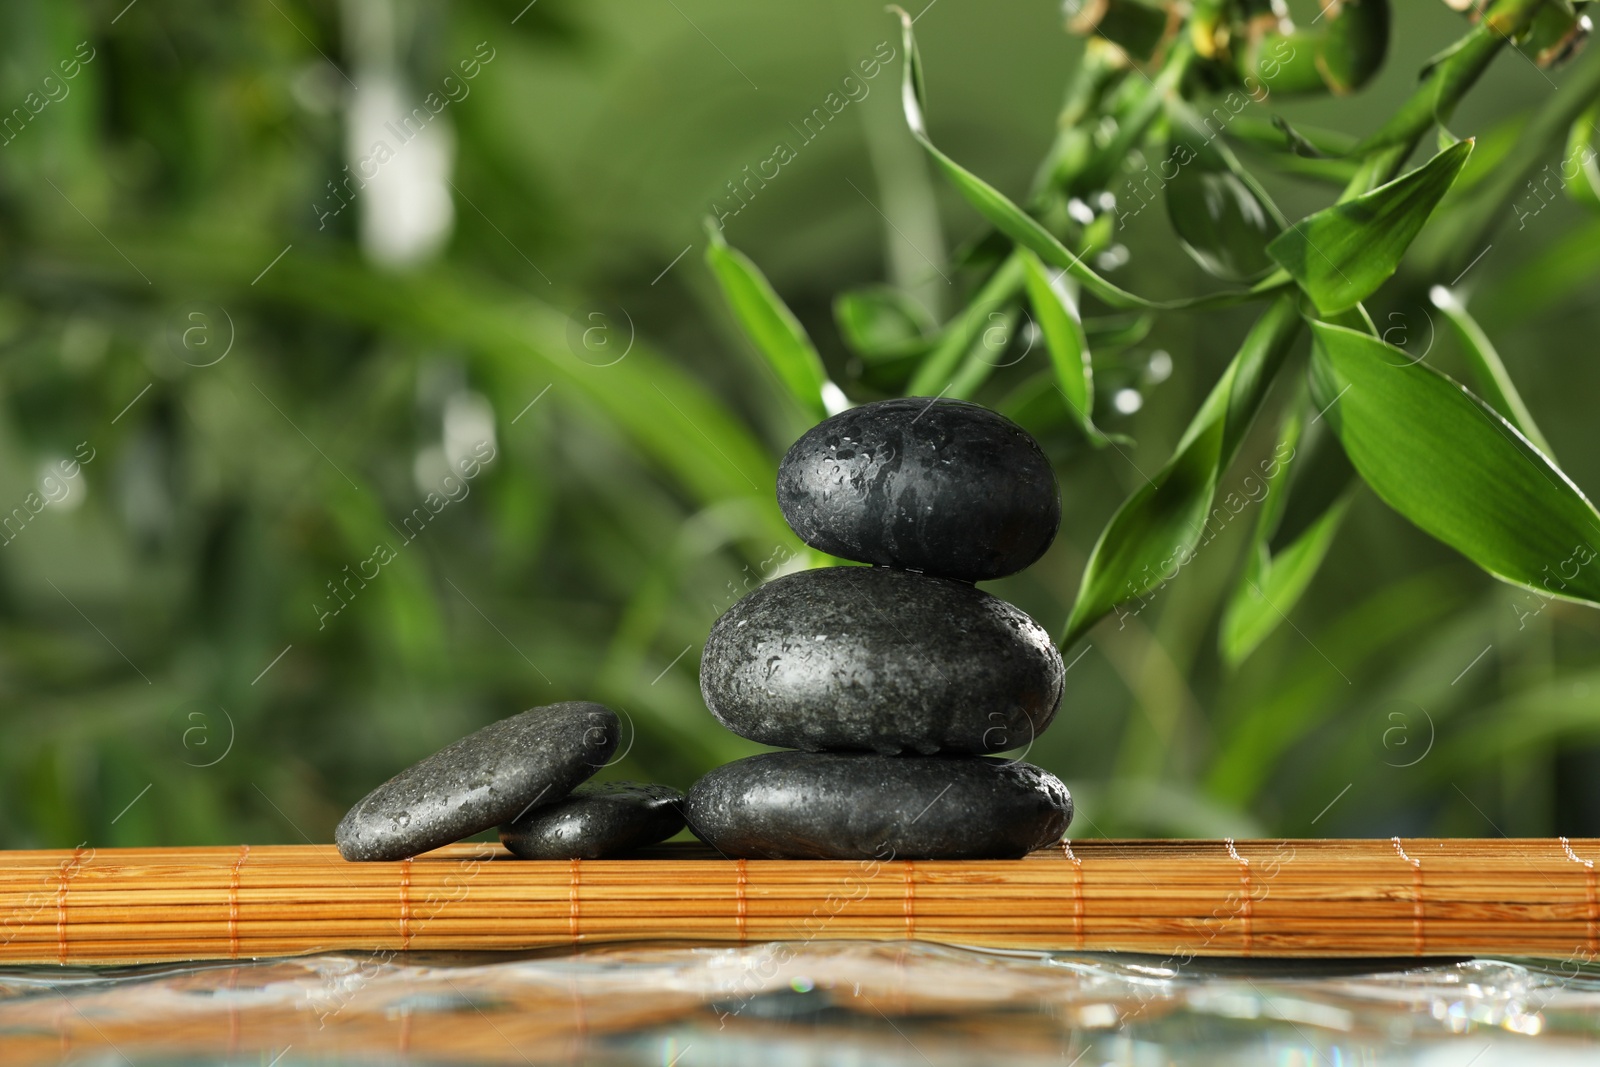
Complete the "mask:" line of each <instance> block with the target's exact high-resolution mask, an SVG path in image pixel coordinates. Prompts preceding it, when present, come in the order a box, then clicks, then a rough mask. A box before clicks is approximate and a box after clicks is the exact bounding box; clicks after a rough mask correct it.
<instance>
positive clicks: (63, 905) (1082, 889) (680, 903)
mask: <svg viewBox="0 0 1600 1067" xmlns="http://www.w3.org/2000/svg"><path fill="white" fill-rule="evenodd" d="M641 856H642V857H644V858H637V859H626V860H585V861H578V860H573V861H525V860H516V859H513V858H512V857H511V856H510V855H509V854H508V853H506V852H505V851H504V850H503V849H501V848H500V847H499V846H498V845H487V844H463V845H452V846H449V847H447V848H443V849H440V850H438V851H436V852H432V853H429V854H427V855H425V856H420V857H418V858H417V859H415V860H407V861H402V862H398V863H346V862H345V861H343V860H341V859H340V858H339V856H338V853H337V852H336V851H335V850H334V849H333V847H332V846H319V845H307V846H279V845H267V846H246V845H241V846H235V847H224V848H170V849H99V850H94V849H88V848H80V849H77V850H75V851H35V852H0V963H17V964H20V963H54V964H107V963H129V962H156V961H171V960H191V959H241V958H251V957H262V956H289V955H300V954H305V953H313V952H324V951H333V950H367V951H406V950H510V949H531V948H544V947H550V946H562V945H575V944H581V943H584V942H602V941H640V940H646V941H648V940H664V939H670V940H694V941H721V942H749V941H771V940H786V941H792V940H801V941H809V940H813V939H827V940H837V939H869V940H902V939H914V940H923V941H940V942H947V943H953V944H961V945H974V946H984V947H993V948H1014V949H1056V950H1069V951H1070V950H1093V951H1101V950H1122V951H1133V952H1145V953H1156V954H1160V955H1163V956H1173V957H1177V958H1179V959H1180V960H1182V959H1186V958H1187V957H1190V956H1257V957H1282V956H1430V955H1432V956H1438V955H1452V956H1453V955H1504V954H1516V955H1527V956H1544V957H1554V958H1577V959H1582V960H1586V961H1587V960H1591V959H1595V958H1597V957H1600V899H1597V892H1596V888H1597V887H1596V878H1595V866H1594V861H1595V860H1596V859H1597V858H1600V841H1597V840H1588V839H1586V840H1581V841H1570V842H1569V841H1568V840H1566V839H1565V838H1560V839H1554V840H1551V839H1517V840H1479V839H1463V838H1457V839H1405V840H1401V839H1398V838H1397V839H1392V840H1287V841H1276V840H1262V841H1170V840H1167V841H1079V842H1073V843H1068V844H1063V845H1061V846H1060V847H1059V848H1052V849H1047V850H1042V851H1039V852H1035V853H1033V854H1032V855H1030V856H1028V857H1026V858H1024V859H1021V860H1003V861H1000V860H996V861H943V862H940V861H906V860H892V859H891V860H885V861H882V862H879V861H875V860H873V861H863V862H853V861H838V860H830V861H807V860H749V861H744V860H727V859H723V858H721V857H720V856H717V855H716V854H715V853H711V852H709V851H707V850H705V849H703V848H702V847H700V846H694V845H665V846H661V847H659V848H657V849H654V850H652V851H651V852H649V853H644V854H641Z"/></svg>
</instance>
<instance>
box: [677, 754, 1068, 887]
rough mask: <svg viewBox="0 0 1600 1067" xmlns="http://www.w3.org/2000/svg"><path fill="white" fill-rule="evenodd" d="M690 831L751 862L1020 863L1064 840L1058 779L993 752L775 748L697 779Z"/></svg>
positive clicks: (1064, 807)
mask: <svg viewBox="0 0 1600 1067" xmlns="http://www.w3.org/2000/svg"><path fill="white" fill-rule="evenodd" d="M686 814H687V815H688V817H689V826H690V828H691V829H692V830H693V831H694V832H695V834H696V835H697V836H699V837H700V838H701V839H702V840H704V841H706V842H707V843H709V844H711V845H712V846H714V847H715V848H717V849H718V850H720V851H721V852H722V853H723V854H724V855H727V856H731V857H745V858H750V859H861V860H877V861H879V862H885V861H888V860H891V859H902V860H905V859H1011V858H1015V857H1019V856H1022V855H1024V854H1026V853H1027V852H1030V851H1032V850H1033V849H1036V848H1040V847H1042V846H1044V845H1047V844H1051V843H1052V842H1055V841H1057V840H1059V839H1060V838H1061V835H1062V834H1063V833H1064V832H1065V831H1066V828H1067V825H1068V824H1069V823H1070V822H1071V821H1072V797H1071V796H1070V795H1069V794H1068V792H1067V787H1066V786H1065V785H1063V784H1062V783H1061V780H1060V779H1058V778H1056V777H1055V776H1054V775H1053V774H1050V773H1049V772H1047V771H1044V770H1041V769H1040V768H1038V767H1034V766H1032V765H1031V764H1026V763H1007V762H1005V761H1003V760H998V759H994V758H992V757H983V756H972V757H946V756H921V757H910V756H906V757H894V756H878V755H846V754H843V753H813V752H768V753H764V754H762V755H759V756H751V757H749V758H748V759H742V760H738V761H736V762H734V763H728V764H724V765H723V766H721V767H718V768H717V769H716V770H714V771H712V772H711V773H710V774H708V775H706V776H705V777H704V778H702V779H700V781H699V782H697V783H695V785H694V788H692V789H690V790H689V797H688V801H687V803H686Z"/></svg>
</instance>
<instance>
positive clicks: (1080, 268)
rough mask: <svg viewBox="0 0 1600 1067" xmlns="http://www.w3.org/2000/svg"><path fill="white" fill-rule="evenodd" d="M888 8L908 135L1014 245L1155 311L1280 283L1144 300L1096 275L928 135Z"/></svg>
mask: <svg viewBox="0 0 1600 1067" xmlns="http://www.w3.org/2000/svg"><path fill="white" fill-rule="evenodd" d="M891 10H893V11H895V12H897V13H898V14H899V15H900V21H901V26H902V31H903V37H904V41H905V51H906V61H905V68H904V76H903V78H902V80H901V104H902V106H903V108H904V110H905V116H906V125H907V126H908V127H910V129H911V135H912V136H913V137H915V138H916V139H917V142H918V143H919V144H921V145H922V147H923V148H924V149H925V150H926V151H927V153H928V156H929V158H931V159H932V160H933V162H934V165H935V166H937V167H938V168H939V170H940V172H941V173H943V174H944V176H945V177H946V178H947V179H949V181H950V184H951V185H953V186H955V188H956V191H957V192H959V193H960V194H961V195H962V197H963V198H964V199H965V200H966V201H967V203H969V204H971V205H972V206H973V207H974V208H976V209H977V211H978V213H979V214H980V215H982V216H983V217H984V218H985V219H986V220H987V221H988V222H989V224H990V225H992V226H994V227H995V229H997V230H999V231H1000V232H1001V233H1003V234H1005V235H1006V236H1007V237H1009V238H1011V240H1013V241H1015V242H1016V243H1017V244H1019V245H1021V246H1023V247H1024V248H1027V249H1028V250H1029V251H1031V252H1033V253H1034V254H1035V255H1037V256H1038V257H1039V258H1040V259H1042V260H1044V261H1045V262H1046V263H1048V264H1050V265H1051V266H1053V267H1058V268H1060V269H1062V270H1065V271H1067V272H1068V273H1069V274H1071V275H1072V276H1073V277H1074V278H1076V279H1077V280H1078V281H1079V283H1081V284H1082V285H1083V287H1084V288H1085V289H1087V290H1088V291H1089V292H1091V293H1093V294H1094V295H1095V296H1097V297H1099V298H1100V299H1101V300H1103V301H1105V302H1106V303H1107V304H1109V305H1111V306H1112V307H1114V308H1122V309H1134V308H1149V309H1152V310H1156V311H1174V310H1180V309H1184V308H1214V307H1227V306H1230V305H1233V304H1239V303H1243V302H1245V301H1248V300H1253V299H1255V298H1256V297H1258V296H1262V295H1264V294H1267V293H1270V292H1273V291H1275V290H1277V289H1279V288H1282V286H1283V284H1284V283H1285V282H1286V281H1287V280H1288V275H1286V274H1284V273H1283V272H1282V271H1275V272H1274V273H1272V274H1270V275H1268V276H1267V277H1266V278H1265V279H1263V280H1262V281H1261V282H1258V283H1257V284H1256V285H1254V286H1252V287H1251V288H1249V289H1238V290H1233V291H1230V292H1224V293H1213V294H1211V295H1209V296H1202V297H1194V298H1191V299H1187V300H1165V301H1163V300H1147V299H1145V298H1144V297H1142V296H1137V295H1135V294H1133V293H1130V292H1128V291H1127V290H1126V289H1123V288H1121V287H1119V286H1117V285H1114V284H1112V283H1111V282H1109V281H1107V280H1106V279H1104V278H1102V277H1100V275H1098V274H1096V273H1095V272H1094V271H1093V270H1092V269H1090V268H1089V266H1088V264H1086V263H1084V262H1083V260H1082V258H1081V257H1079V256H1078V255H1076V254H1074V253H1073V252H1072V251H1071V250H1069V249H1068V248H1067V247H1066V246H1065V245H1063V244H1062V243H1061V242H1060V241H1059V240H1057V239H1056V237H1055V235H1054V234H1052V233H1051V232H1050V231H1049V230H1047V229H1045V228H1044V227H1043V226H1041V225H1040V224H1039V223H1038V222H1037V221H1036V220H1034V219H1033V218H1032V217H1031V216H1030V215H1028V213H1027V212H1025V211H1023V210H1022V209H1021V208H1019V207H1017V205H1016V204H1013V203H1012V202H1011V201H1010V200H1009V199H1007V198H1006V196H1005V194H1003V193H1001V192H1000V190H998V189H996V188H995V187H994V186H992V185H990V184H989V183H988V182H986V181H984V180H983V179H982V178H980V177H978V176H977V175H976V174H973V173H972V172H971V171H969V170H967V169H966V168H964V167H962V166H961V164H959V163H957V162H956V161H955V160H953V159H951V158H950V157H949V156H947V155H945V154H944V153H943V152H942V151H940V150H939V148H938V146H936V145H935V144H934V143H933V141H932V140H930V139H929V137H928V131H927V127H926V125H925V123H924V122H923V118H922V95H921V89H920V86H921V82H922V75H921V66H920V64H921V60H920V59H919V57H918V55H917V42H916V38H915V36H914V35H913V34H912V32H911V16H910V15H909V14H907V13H906V12H905V11H902V10H901V9H900V8H898V7H895V8H891Z"/></svg>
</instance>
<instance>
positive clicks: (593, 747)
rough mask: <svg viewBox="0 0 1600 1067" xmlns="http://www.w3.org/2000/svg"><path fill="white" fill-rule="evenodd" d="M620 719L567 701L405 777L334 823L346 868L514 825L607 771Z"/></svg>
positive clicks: (504, 725) (453, 748)
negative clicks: (527, 813)
mask: <svg viewBox="0 0 1600 1067" xmlns="http://www.w3.org/2000/svg"><path fill="white" fill-rule="evenodd" d="M619 732H620V731H619V727H618V722H617V716H616V714H615V713H614V712H612V711H611V709H609V708H607V707H604V706H603V705H600V704H590V703H587V702H584V701H569V702H567V703H563V704H551V705H549V706H547V707H542V708H533V709H532V710H530V711H525V712H523V713H522V714H521V715H513V716H512V717H511V718H509V719H501V720H500V721H499V722H496V723H491V724H489V725H488V726H485V727H484V728H483V729H481V730H479V731H478V732H477V733H474V734H469V735H468V736H466V737H463V738H462V739H461V740H459V741H457V742H456V743H455V744H453V745H450V746H449V747H448V748H444V749H441V750H440V751H438V752H436V753H434V754H433V755H431V756H429V757H428V758H427V759H425V760H423V761H422V762H420V763H417V764H415V765H413V766H411V767H408V768H406V769H405V770H403V771H401V772H400V773H399V774H397V775H395V776H394V777H393V778H391V779H389V780H388V781H387V782H384V783H383V784H382V785H380V786H379V787H378V788H376V789H374V790H373V791H372V792H370V793H368V794H367V795H366V796H365V797H363V798H362V800H361V802H360V803H358V804H357V805H356V806H355V807H353V808H351V809H350V811H349V812H348V813H347V814H346V815H345V817H344V818H343V819H341V820H340V821H339V827H338V829H337V830H335V831H334V840H335V841H336V842H337V843H338V845H339V854H340V855H342V856H343V857H344V858H345V859H347V860H398V859H404V858H405V857H407V856H415V855H418V854H419V853H423V852H427V851H429V850H430V849H435V848H438V847H440V846H441V845H448V844H450V842H452V841H459V840H461V839H462V838H463V837H471V836H472V835H473V834H476V833H479V832H481V831H483V830H489V829H492V828H494V827H496V826H498V825H500V824H501V823H506V822H511V821H513V820H514V819H515V818H516V817H517V816H518V815H520V814H522V813H523V812H524V811H526V810H527V809H528V808H529V807H531V806H532V805H535V804H548V803H550V802H551V801H554V800H557V799H559V798H561V797H564V796H566V795H567V794H568V793H570V792H571V791H572V789H573V787H574V786H576V785H577V784H578V783H579V782H582V781H584V780H585V779H587V778H588V777H589V776H590V775H592V774H594V772H595V771H597V770H599V769H600V768H601V767H603V766H605V763H606V761H607V760H609V759H610V758H611V754H612V753H613V752H615V751H616V748H617V737H618V734H619Z"/></svg>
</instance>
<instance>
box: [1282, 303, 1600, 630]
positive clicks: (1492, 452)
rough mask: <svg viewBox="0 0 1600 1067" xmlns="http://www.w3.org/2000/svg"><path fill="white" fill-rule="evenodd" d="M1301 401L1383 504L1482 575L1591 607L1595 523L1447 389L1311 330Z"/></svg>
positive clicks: (1438, 380)
mask: <svg viewBox="0 0 1600 1067" xmlns="http://www.w3.org/2000/svg"><path fill="white" fill-rule="evenodd" d="M1313 329H1314V333H1315V338H1316V345H1315V348H1314V354H1313V358H1312V365H1311V366H1312V379H1311V380H1312V394H1313V397H1314V398H1315V401H1316V403H1318V404H1320V405H1323V406H1324V407H1325V408H1326V410H1327V419H1328V421H1329V422H1330V423H1331V424H1332V426H1333V428H1334V431H1335V432H1336V433H1337V434H1338V436H1339V441H1340V443H1341V444H1343V446H1344V450H1345V453H1346V454H1347V455H1348V456H1349V457H1350V462H1351V463H1352V464H1353V465H1354V466H1355V468H1356V470H1357V471H1358V472H1360V474H1361V477H1362V478H1363V479H1365V480H1366V482H1367V484H1368V485H1370V486H1372V488H1373V490H1374V491H1375V492H1377V494H1378V496H1380V497H1381V498H1382V499H1383V500H1384V502H1385V503H1387V504H1388V505H1389V506H1390V507H1392V508H1394V509H1395V510H1396V511H1398V512H1399V513H1400V514H1401V515H1403V516H1405V517H1406V518H1407V519H1409V520H1410V521H1411V522H1412V523H1414V524H1416V526H1418V527H1419V528H1420V529H1422V530H1423V531H1424V532H1426V533H1428V534H1431V535H1432V536H1434V537H1436V538H1438V539H1439V540H1440V541H1443V542H1444V543H1445V544H1447V545H1449V546H1450V547H1452V548H1454V549H1456V550H1457V551H1458V552H1460V553H1461V554H1462V555H1464V556H1466V557H1467V558H1468V559H1470V560H1472V561H1473V562H1474V563H1476V564H1477V565H1478V566H1480V567H1482V568H1483V569H1484V570H1485V571H1487V572H1489V573H1490V574H1492V575H1494V576H1495V577H1497V578H1500V579H1501V580H1503V581H1506V582H1510V583H1511V584H1513V585H1519V586H1522V587H1524V588H1526V589H1531V590H1533V591H1534V592H1536V593H1538V594H1539V595H1541V596H1546V597H1552V596H1553V597H1560V598H1562V599H1566V600H1574V601H1578V602H1582V603H1590V604H1596V603H1600V566H1589V565H1588V564H1589V563H1590V562H1591V561H1593V560H1594V558H1595V552H1596V550H1595V548H1594V547H1593V546H1594V545H1596V544H1600V512H1596V511H1595V508H1594V505H1593V504H1591V503H1590V502H1589V500H1588V499H1587V498H1586V497H1585V496H1584V495H1583V493H1582V492H1581V491H1580V490H1579V489H1578V487H1577V486H1576V485H1574V484H1573V483H1572V481H1571V479H1569V478H1568V477H1567V476H1566V475H1565V474H1563V473H1562V472H1561V470H1560V469H1559V468H1558V467H1556V465H1555V464H1554V463H1552V462H1551V461H1550V459H1549V457H1547V456H1546V455H1545V454H1544V453H1543V452H1541V451H1539V449H1537V448H1535V447H1534V446H1533V445H1532V444H1530V443H1529V442H1528V440H1527V438H1525V437H1524V436H1523V435H1522V434H1521V433H1519V432H1518V431H1517V430H1516V428H1515V427H1513V426H1512V425H1511V424H1510V423H1508V422H1506V421H1505V419H1503V418H1502V417H1501V416H1500V415H1499V414H1498V413H1496V412H1495V410H1494V409H1493V408H1491V407H1489V405H1487V404H1485V403H1484V402H1483V401H1481V400H1479V399H1478V398H1477V397H1475V396H1473V395H1472V394H1471V393H1469V392H1467V391H1466V390H1465V389H1464V388H1462V387H1461V386H1460V385H1459V384H1457V383H1456V382H1454V381H1452V380H1451V379H1450V378H1448V377H1446V376H1445V375H1443V374H1440V373H1439V372H1438V371H1436V370H1434V369H1432V368H1431V367H1429V366H1427V365H1426V364H1423V363H1416V362H1413V361H1412V360H1411V359H1410V358H1409V357H1408V356H1406V354H1405V353H1404V352H1402V351H1400V350H1399V349H1397V348H1393V347H1391V346H1389V345H1386V344H1384V343H1383V342H1382V341H1380V340H1378V339H1377V338H1374V337H1369V336H1367V335H1366V334H1361V333H1357V332H1356V331H1354V330H1347V329H1345V328H1343V327H1340V326H1331V325H1328V324H1327V323H1316V324H1315V325H1314V327H1313Z"/></svg>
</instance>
